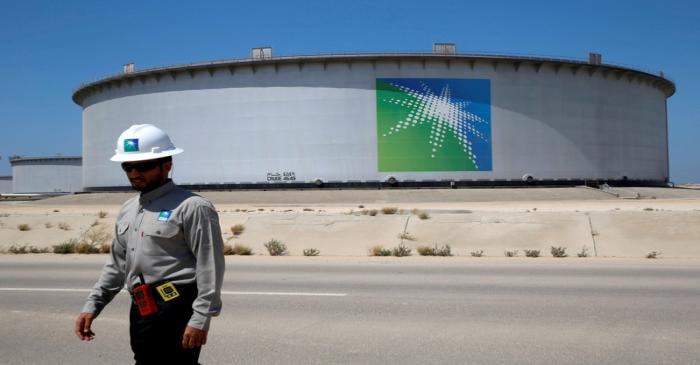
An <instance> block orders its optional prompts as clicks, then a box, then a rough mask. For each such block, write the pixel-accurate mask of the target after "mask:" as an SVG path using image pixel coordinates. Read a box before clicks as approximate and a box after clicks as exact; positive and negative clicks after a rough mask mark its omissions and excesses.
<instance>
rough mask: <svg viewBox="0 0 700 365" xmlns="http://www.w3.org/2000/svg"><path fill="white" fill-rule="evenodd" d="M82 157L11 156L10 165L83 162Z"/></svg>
mask: <svg viewBox="0 0 700 365" xmlns="http://www.w3.org/2000/svg"><path fill="white" fill-rule="evenodd" d="M82 160H83V158H82V156H34V157H22V156H11V157H10V164H11V165H14V164H16V163H24V162H51V161H74V162H82Z"/></svg>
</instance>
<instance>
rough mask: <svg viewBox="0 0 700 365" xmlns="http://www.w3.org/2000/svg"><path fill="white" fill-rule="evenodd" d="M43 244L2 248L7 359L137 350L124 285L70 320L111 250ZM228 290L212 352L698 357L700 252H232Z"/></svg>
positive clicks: (94, 360) (346, 359) (479, 360)
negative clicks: (686, 256)
mask: <svg viewBox="0 0 700 365" xmlns="http://www.w3.org/2000/svg"><path fill="white" fill-rule="evenodd" d="M35 257H36V258H32V257H31V256H25V257H21V258H19V257H16V256H0V313H1V315H0V363H2V364H127V363H130V361H131V360H130V359H131V352H130V350H129V345H128V322H127V311H128V305H129V299H128V296H127V295H126V294H125V293H122V294H120V295H119V296H118V297H117V298H116V299H115V301H114V302H113V303H111V304H110V305H109V306H108V307H107V309H106V310H105V311H104V312H103V313H102V315H101V316H100V317H99V318H98V319H97V321H96V322H95V324H94V329H95V332H96V333H97V337H96V340H95V341H93V342H90V343H86V342H81V341H79V340H78V339H77V338H76V337H75V336H74V335H73V333H72V331H73V322H74V319H75V317H76V315H77V312H78V311H79V310H80V308H81V306H82V303H83V301H84V298H85V296H86V295H87V293H86V292H85V291H84V290H86V289H89V288H90V287H91V286H92V284H93V282H94V280H95V279H96V278H97V276H98V274H99V270H100V266H101V265H100V262H101V261H103V260H104V256H102V257H75V256H71V257H57V256H35ZM18 288H23V289H18ZM37 288H40V289H41V290H38V289H37ZM57 289H65V290H57ZM224 291H225V294H224V295H223V300H224V311H223V312H222V314H221V316H220V317H219V318H216V319H215V320H214V322H213V325H212V330H211V332H210V341H209V344H208V345H207V346H206V347H205V348H204V350H203V352H202V356H201V361H202V363H204V364H276V365H280V364H698V363H700V265H698V262H697V261H671V260H657V261H653V260H645V261H641V260H634V261H625V260H598V259H590V260H588V259H583V260H582V259H559V260H557V259H525V258H522V259H494V258H492V259H488V258H486V259H471V258H468V259H467V258H453V259H443V260H441V259H439V258H436V259H430V258H410V259H407V260H400V259H386V260H383V259H382V260H380V259H377V260H374V259H362V258H355V259H350V258H348V259H332V258H331V259H325V258H322V257H319V258H303V259H302V258H285V257H280V258H269V257H266V258H262V257H250V258H245V257H243V258H239V257H235V258H232V257H230V258H229V259H228V261H227V272H226V281H225V284H224Z"/></svg>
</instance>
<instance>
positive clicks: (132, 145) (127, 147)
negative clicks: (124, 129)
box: [124, 138, 139, 152]
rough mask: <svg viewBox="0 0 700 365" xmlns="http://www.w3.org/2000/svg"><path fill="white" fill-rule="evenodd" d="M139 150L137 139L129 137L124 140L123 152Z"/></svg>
mask: <svg viewBox="0 0 700 365" xmlns="http://www.w3.org/2000/svg"><path fill="white" fill-rule="evenodd" d="M138 150H139V139H138V138H131V139H125V140H124V152H138Z"/></svg>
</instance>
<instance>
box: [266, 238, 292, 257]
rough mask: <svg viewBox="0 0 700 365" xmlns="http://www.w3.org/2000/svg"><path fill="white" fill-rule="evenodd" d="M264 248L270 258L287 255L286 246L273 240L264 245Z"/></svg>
mask: <svg viewBox="0 0 700 365" xmlns="http://www.w3.org/2000/svg"><path fill="white" fill-rule="evenodd" d="M265 248H266V249H267V252H268V253H269V254H270V256H286V255H287V254H288V253H289V252H288V251H287V245H285V244H284V243H282V242H281V241H278V240H276V239H274V238H273V239H271V240H269V241H267V243H265Z"/></svg>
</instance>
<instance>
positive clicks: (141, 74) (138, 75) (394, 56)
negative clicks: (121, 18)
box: [72, 52, 676, 105]
mask: <svg viewBox="0 0 700 365" xmlns="http://www.w3.org/2000/svg"><path fill="white" fill-rule="evenodd" d="M403 60H405V61H428V60H440V61H466V62H491V63H500V62H503V63H512V64H514V65H517V66H516V67H519V66H520V65H521V64H532V65H535V66H536V67H541V66H542V65H544V64H555V65H566V66H569V67H571V68H575V69H581V68H585V69H587V70H589V72H591V75H592V74H593V72H595V71H596V70H603V71H607V72H614V73H616V74H617V75H618V76H619V77H622V76H626V77H630V78H631V77H635V76H639V77H644V78H647V79H648V80H651V81H652V82H653V83H654V84H655V85H656V86H658V87H659V88H660V89H662V90H663V91H664V92H665V94H666V96H667V97H670V96H671V95H673V94H674V93H675V91H676V85H675V83H674V82H673V81H672V80H671V79H669V78H667V77H666V76H664V75H663V73H660V74H658V75H657V74H654V73H652V72H649V71H644V70H641V69H637V68H633V67H629V66H622V65H615V64H607V63H591V62H589V61H585V60H575V59H564V58H550V57H542V56H518V55H499V54H473V53H455V54H439V53H417V52H411V53H341V54H338V53H335V54H318V55H297V56H277V57H268V58H256V59H253V58H240V59H228V60H218V61H208V62H195V63H190V64H181V65H172V66H164V67H153V68H146V69H142V70H134V71H133V72H128V73H120V74H116V75H112V76H107V77H104V78H101V79H98V80H96V81H92V82H87V83H83V84H81V85H80V86H78V87H77V88H76V89H75V90H74V91H73V96H72V98H73V101H74V102H75V103H76V104H78V105H81V103H82V101H83V99H84V98H85V96H86V94H87V93H88V91H89V90H91V89H93V88H96V87H101V86H105V85H109V84H112V83H115V84H121V82H122V81H133V80H135V79H142V80H143V79H144V78H146V77H149V76H159V75H171V76H172V75H175V74H177V73H179V72H191V71H198V70H214V69H220V68H228V69H229V70H233V69H234V68H235V67H241V66H265V65H280V64H290V63H291V64H304V63H329V62H360V61H365V62H367V61H369V62H377V61H403ZM538 70H539V68H538Z"/></svg>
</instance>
